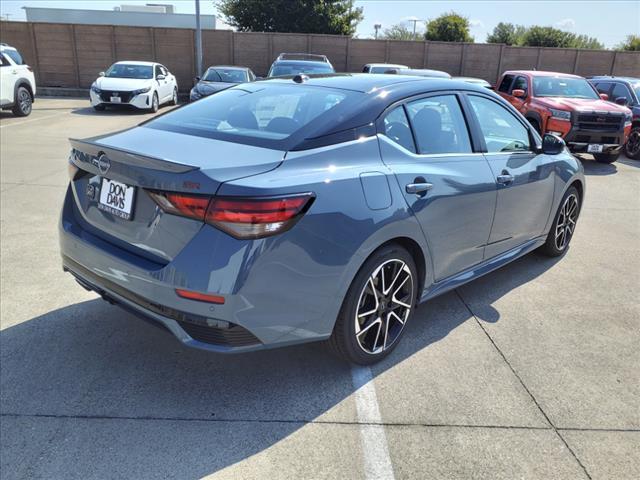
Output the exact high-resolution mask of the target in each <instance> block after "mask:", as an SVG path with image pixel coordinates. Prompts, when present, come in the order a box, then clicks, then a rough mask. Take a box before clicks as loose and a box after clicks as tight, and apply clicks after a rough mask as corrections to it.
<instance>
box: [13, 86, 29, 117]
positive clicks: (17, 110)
mask: <svg viewBox="0 0 640 480" xmlns="http://www.w3.org/2000/svg"><path fill="white" fill-rule="evenodd" d="M32 106H33V99H32V98H31V93H30V92H29V90H27V88H26V87H18V91H17V92H16V103H15V104H14V106H13V108H12V109H11V110H12V112H13V114H14V115H15V116H16V117H26V116H28V115H29V114H30V113H31V108H32Z"/></svg>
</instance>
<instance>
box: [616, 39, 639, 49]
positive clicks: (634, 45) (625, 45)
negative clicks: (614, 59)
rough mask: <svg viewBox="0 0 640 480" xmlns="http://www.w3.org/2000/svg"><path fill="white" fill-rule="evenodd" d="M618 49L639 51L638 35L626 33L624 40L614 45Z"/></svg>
mask: <svg viewBox="0 0 640 480" xmlns="http://www.w3.org/2000/svg"><path fill="white" fill-rule="evenodd" d="M616 48H617V49H618V50H629V51H635V52H640V35H627V38H626V39H625V41H624V42H622V43H621V44H620V45H618V46H617V47H616Z"/></svg>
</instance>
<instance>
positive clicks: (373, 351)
mask: <svg viewBox="0 0 640 480" xmlns="http://www.w3.org/2000/svg"><path fill="white" fill-rule="evenodd" d="M416 271H417V270H416V266H415V262H414V260H413V258H412V257H411V255H410V254H409V252H407V251H406V250H405V249H404V248H402V247H401V246H399V245H395V244H392V245H388V246H386V247H383V248H381V249H380V250H378V251H376V252H375V253H374V254H373V255H372V256H371V257H370V258H369V259H368V260H367V261H366V262H365V264H364V265H363V266H362V268H361V269H360V271H359V272H358V274H357V275H356V277H355V279H354V280H353V282H352V284H351V286H350V287H349V291H348V292H347V296H346V297H345V300H344V302H343V305H342V309H341V310H340V314H339V315H338V319H337V321H336V325H335V327H334V329H333V333H332V335H331V338H330V339H329V345H330V347H331V348H332V350H333V351H334V352H335V353H337V354H338V355H339V356H341V357H343V358H345V359H347V360H349V361H350V362H353V363H357V364H360V365H369V364H372V363H375V362H378V361H380V360H381V359H383V358H384V357H386V356H387V355H388V354H389V353H390V352H391V351H392V350H393V349H394V348H395V347H396V345H397V344H398V342H399V340H400V337H401V336H402V334H403V333H404V330H405V326H406V324H407V323H408V321H409V319H410V318H411V316H412V314H413V310H414V309H415V304H416V292H417V287H418V278H417V274H416Z"/></svg>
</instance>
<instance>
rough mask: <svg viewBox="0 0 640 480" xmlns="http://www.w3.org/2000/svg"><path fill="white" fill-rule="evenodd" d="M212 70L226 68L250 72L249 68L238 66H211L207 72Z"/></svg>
mask: <svg viewBox="0 0 640 480" xmlns="http://www.w3.org/2000/svg"><path fill="white" fill-rule="evenodd" d="M210 68H226V69H227V70H249V67H239V66H237V65H210V66H208V67H207V70H208V69H210Z"/></svg>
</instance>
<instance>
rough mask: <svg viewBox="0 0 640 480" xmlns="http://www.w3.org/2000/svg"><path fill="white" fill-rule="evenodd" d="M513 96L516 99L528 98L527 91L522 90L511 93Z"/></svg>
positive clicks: (517, 89) (518, 89)
mask: <svg viewBox="0 0 640 480" xmlns="http://www.w3.org/2000/svg"><path fill="white" fill-rule="evenodd" d="M511 95H513V96H514V97H516V98H525V97H526V96H527V91H526V90H522V89H521V88H516V89H515V90H513V91H512V92H511Z"/></svg>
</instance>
